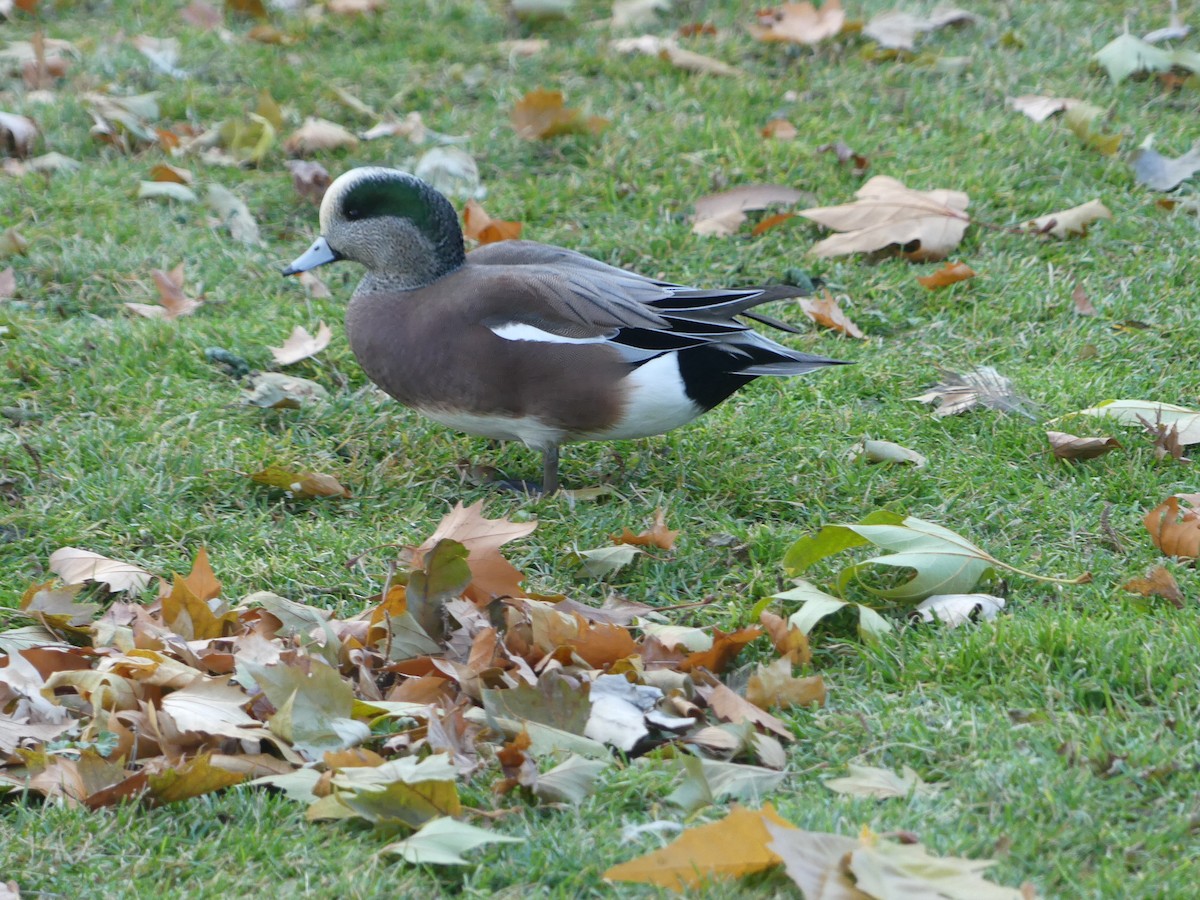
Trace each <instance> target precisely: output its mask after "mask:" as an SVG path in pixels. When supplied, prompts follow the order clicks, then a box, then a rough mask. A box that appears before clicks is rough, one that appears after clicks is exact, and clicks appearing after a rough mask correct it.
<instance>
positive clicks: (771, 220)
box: [750, 212, 796, 237]
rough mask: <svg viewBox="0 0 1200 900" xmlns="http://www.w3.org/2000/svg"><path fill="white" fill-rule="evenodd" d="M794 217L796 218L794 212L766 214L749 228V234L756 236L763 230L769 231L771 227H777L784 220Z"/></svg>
mask: <svg viewBox="0 0 1200 900" xmlns="http://www.w3.org/2000/svg"><path fill="white" fill-rule="evenodd" d="M794 218H796V214H795V213H790V212H787V213H775V214H774V215H771V216H767V217H766V218H765V219H763V220H762V221H761V222H759V223H758V224H757V225H755V226H754V227H753V228H751V229H750V234H751V235H752V236H753V237H758V236H759V235H760V234H762V233H763V232H764V231H770V230H771V229H772V228H777V227H778V226H780V225H782V224H783V223H784V222H786V221H787V220H788V219H794Z"/></svg>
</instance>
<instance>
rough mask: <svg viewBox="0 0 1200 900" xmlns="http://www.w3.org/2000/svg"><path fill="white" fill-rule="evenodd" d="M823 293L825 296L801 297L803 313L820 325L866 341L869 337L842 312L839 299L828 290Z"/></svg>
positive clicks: (825, 289)
mask: <svg viewBox="0 0 1200 900" xmlns="http://www.w3.org/2000/svg"><path fill="white" fill-rule="evenodd" d="M822 292H823V296H821V297H801V298H800V301H799V302H800V310H801V312H803V313H804V315H806V316H808V318H810V319H812V320H813V321H814V322H816V323H817V324H818V325H821V326H823V327H825V328H832V329H833V330H834V331H840V332H841V333H842V334H845V335H848V336H849V337H852V338H860V339H862V340H866V337H867V336H866V335H865V334H863V333H862V330H861V329H860V328H859V327H858V326H857V325H855V324H854V323H853V322H851V321H850V317H849V316H847V315H846V314H845V313H844V312H843V311H842V308H841V306H839V305H838V298H837V297H835V296H833V294H831V293H829V289H828V288H824V289H823V291H822Z"/></svg>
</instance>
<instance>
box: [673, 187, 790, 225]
mask: <svg viewBox="0 0 1200 900" xmlns="http://www.w3.org/2000/svg"><path fill="white" fill-rule="evenodd" d="M804 198H805V195H804V194H803V193H801V192H800V191H798V190H796V189H795V188H790V187H787V186H785V185H782V184H747V185H743V186H742V187H736V188H733V189H731V190H728V191H721V192H720V193H717V194H709V195H708V196H707V197H701V198H700V199H699V200H697V201H696V213H695V215H694V216H693V217H692V232H693V233H694V234H700V235H710V236H716V237H729V236H730V235H732V234H733V233H734V232H736V231H737V230H738V228H739V227H740V226H741V224H742V223H743V222H745V221H746V210H754V209H767V208H768V207H770V206H774V205H775V204H777V203H798V202H800V201H801V200H803V199H804Z"/></svg>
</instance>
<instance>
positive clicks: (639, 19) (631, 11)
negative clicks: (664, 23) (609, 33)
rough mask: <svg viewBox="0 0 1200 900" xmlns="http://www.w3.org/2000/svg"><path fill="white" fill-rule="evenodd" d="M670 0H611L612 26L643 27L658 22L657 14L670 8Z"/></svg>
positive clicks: (619, 27)
mask: <svg viewBox="0 0 1200 900" xmlns="http://www.w3.org/2000/svg"><path fill="white" fill-rule="evenodd" d="M671 3H672V0H613V5H612V27H613V28H614V29H621V28H645V27H646V26H648V25H657V24H658V23H659V18H658V14H659V13H661V12H666V11H667V10H669V9H670V8H671Z"/></svg>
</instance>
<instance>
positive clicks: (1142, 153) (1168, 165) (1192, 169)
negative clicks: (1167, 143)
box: [1133, 139, 1200, 191]
mask: <svg viewBox="0 0 1200 900" xmlns="http://www.w3.org/2000/svg"><path fill="white" fill-rule="evenodd" d="M1197 171H1200V143H1197V144H1194V145H1193V146H1192V149H1191V150H1189V151H1188V152H1187V153H1185V154H1183V156H1180V157H1178V158H1176V159H1170V158H1168V157H1166V156H1163V155H1162V154H1161V153H1159V152H1158V151H1156V150H1154V149H1153V148H1152V147H1151V146H1150V140H1149V139H1147V140H1146V143H1144V144H1142V146H1141V147H1140V148H1138V149H1137V150H1136V151H1134V154H1133V175H1134V177H1135V178H1136V179H1137V180H1138V184H1144V185H1145V186H1146V187H1148V188H1150V190H1152V191H1173V190H1175V188H1177V187H1179V185H1180V184H1182V183H1183V182H1185V181H1187V180H1188V179H1190V178H1191V177H1192V176H1193V175H1195V174H1196V172H1197Z"/></svg>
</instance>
